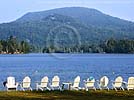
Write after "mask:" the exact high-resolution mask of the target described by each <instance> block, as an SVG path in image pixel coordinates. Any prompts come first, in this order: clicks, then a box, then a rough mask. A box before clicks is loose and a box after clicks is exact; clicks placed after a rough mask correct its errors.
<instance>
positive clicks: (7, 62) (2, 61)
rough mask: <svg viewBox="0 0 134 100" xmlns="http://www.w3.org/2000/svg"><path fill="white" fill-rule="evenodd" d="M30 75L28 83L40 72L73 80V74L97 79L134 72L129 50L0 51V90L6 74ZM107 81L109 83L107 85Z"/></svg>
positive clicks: (41, 74) (50, 77) (132, 74)
mask: <svg viewBox="0 0 134 100" xmlns="http://www.w3.org/2000/svg"><path fill="white" fill-rule="evenodd" d="M27 75H28V76H30V77H31V79H32V87H33V88H35V82H36V81H40V80H41V78H42V77H43V76H48V77H49V81H51V79H52V77H53V76H54V75H58V76H59V77H60V80H61V82H68V81H72V82H73V80H74V78H75V77H76V76H77V75H80V77H81V87H83V80H84V79H86V78H88V77H90V76H93V77H94V78H95V79H97V80H99V79H100V77H102V76H103V75H107V76H108V77H109V79H110V80H114V79H115V77H116V76H119V75H121V76H122V77H123V78H124V81H127V79H128V77H129V76H134V55H132V54H22V55H21V54H20V55H0V90H3V89H4V88H3V85H2V82H3V81H5V80H6V78H7V77H8V76H14V77H15V78H16V81H17V82H21V81H22V79H23V78H24V77H25V76H27ZM110 86H111V84H109V87H110Z"/></svg>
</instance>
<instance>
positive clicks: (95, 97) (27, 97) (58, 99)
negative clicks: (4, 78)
mask: <svg viewBox="0 0 134 100" xmlns="http://www.w3.org/2000/svg"><path fill="white" fill-rule="evenodd" d="M0 100H134V91H118V92H116V91H114V90H110V91H106V90H103V91H100V90H97V91H92V90H91V91H88V92H86V91H43V92H41V91H32V92H30V91H25V92H22V91H9V92H7V91H1V92H0Z"/></svg>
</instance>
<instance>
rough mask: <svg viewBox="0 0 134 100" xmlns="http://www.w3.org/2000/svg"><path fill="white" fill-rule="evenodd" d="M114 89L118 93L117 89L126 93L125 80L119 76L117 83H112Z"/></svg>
mask: <svg viewBox="0 0 134 100" xmlns="http://www.w3.org/2000/svg"><path fill="white" fill-rule="evenodd" d="M112 86H113V89H115V90H116V91H117V89H122V90H123V91H124V88H123V78H122V77H121V76H118V77H117V78H116V79H115V81H113V83H112Z"/></svg>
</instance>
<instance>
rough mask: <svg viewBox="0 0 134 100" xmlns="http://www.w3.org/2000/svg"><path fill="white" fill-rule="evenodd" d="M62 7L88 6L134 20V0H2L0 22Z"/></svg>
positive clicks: (0, 2) (0, 0)
mask: <svg viewBox="0 0 134 100" xmlns="http://www.w3.org/2000/svg"><path fill="white" fill-rule="evenodd" d="M62 7H88V8H94V9H97V10H99V11H101V12H103V13H105V14H108V15H111V16H114V17H119V18H121V19H126V20H129V21H133V22H134V0H0V23H5V22H10V21H14V20H16V19H18V18H20V17H21V16H23V15H24V14H26V13H28V12H37V11H44V10H49V9H54V8H62Z"/></svg>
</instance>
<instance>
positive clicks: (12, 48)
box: [0, 36, 30, 54]
mask: <svg viewBox="0 0 134 100" xmlns="http://www.w3.org/2000/svg"><path fill="white" fill-rule="evenodd" d="M28 52H30V45H29V44H28V43H27V42H25V41H21V42H18V40H17V38H16V37H14V36H10V37H9V39H7V40H1V41H0V53H8V54H16V53H28Z"/></svg>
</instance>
